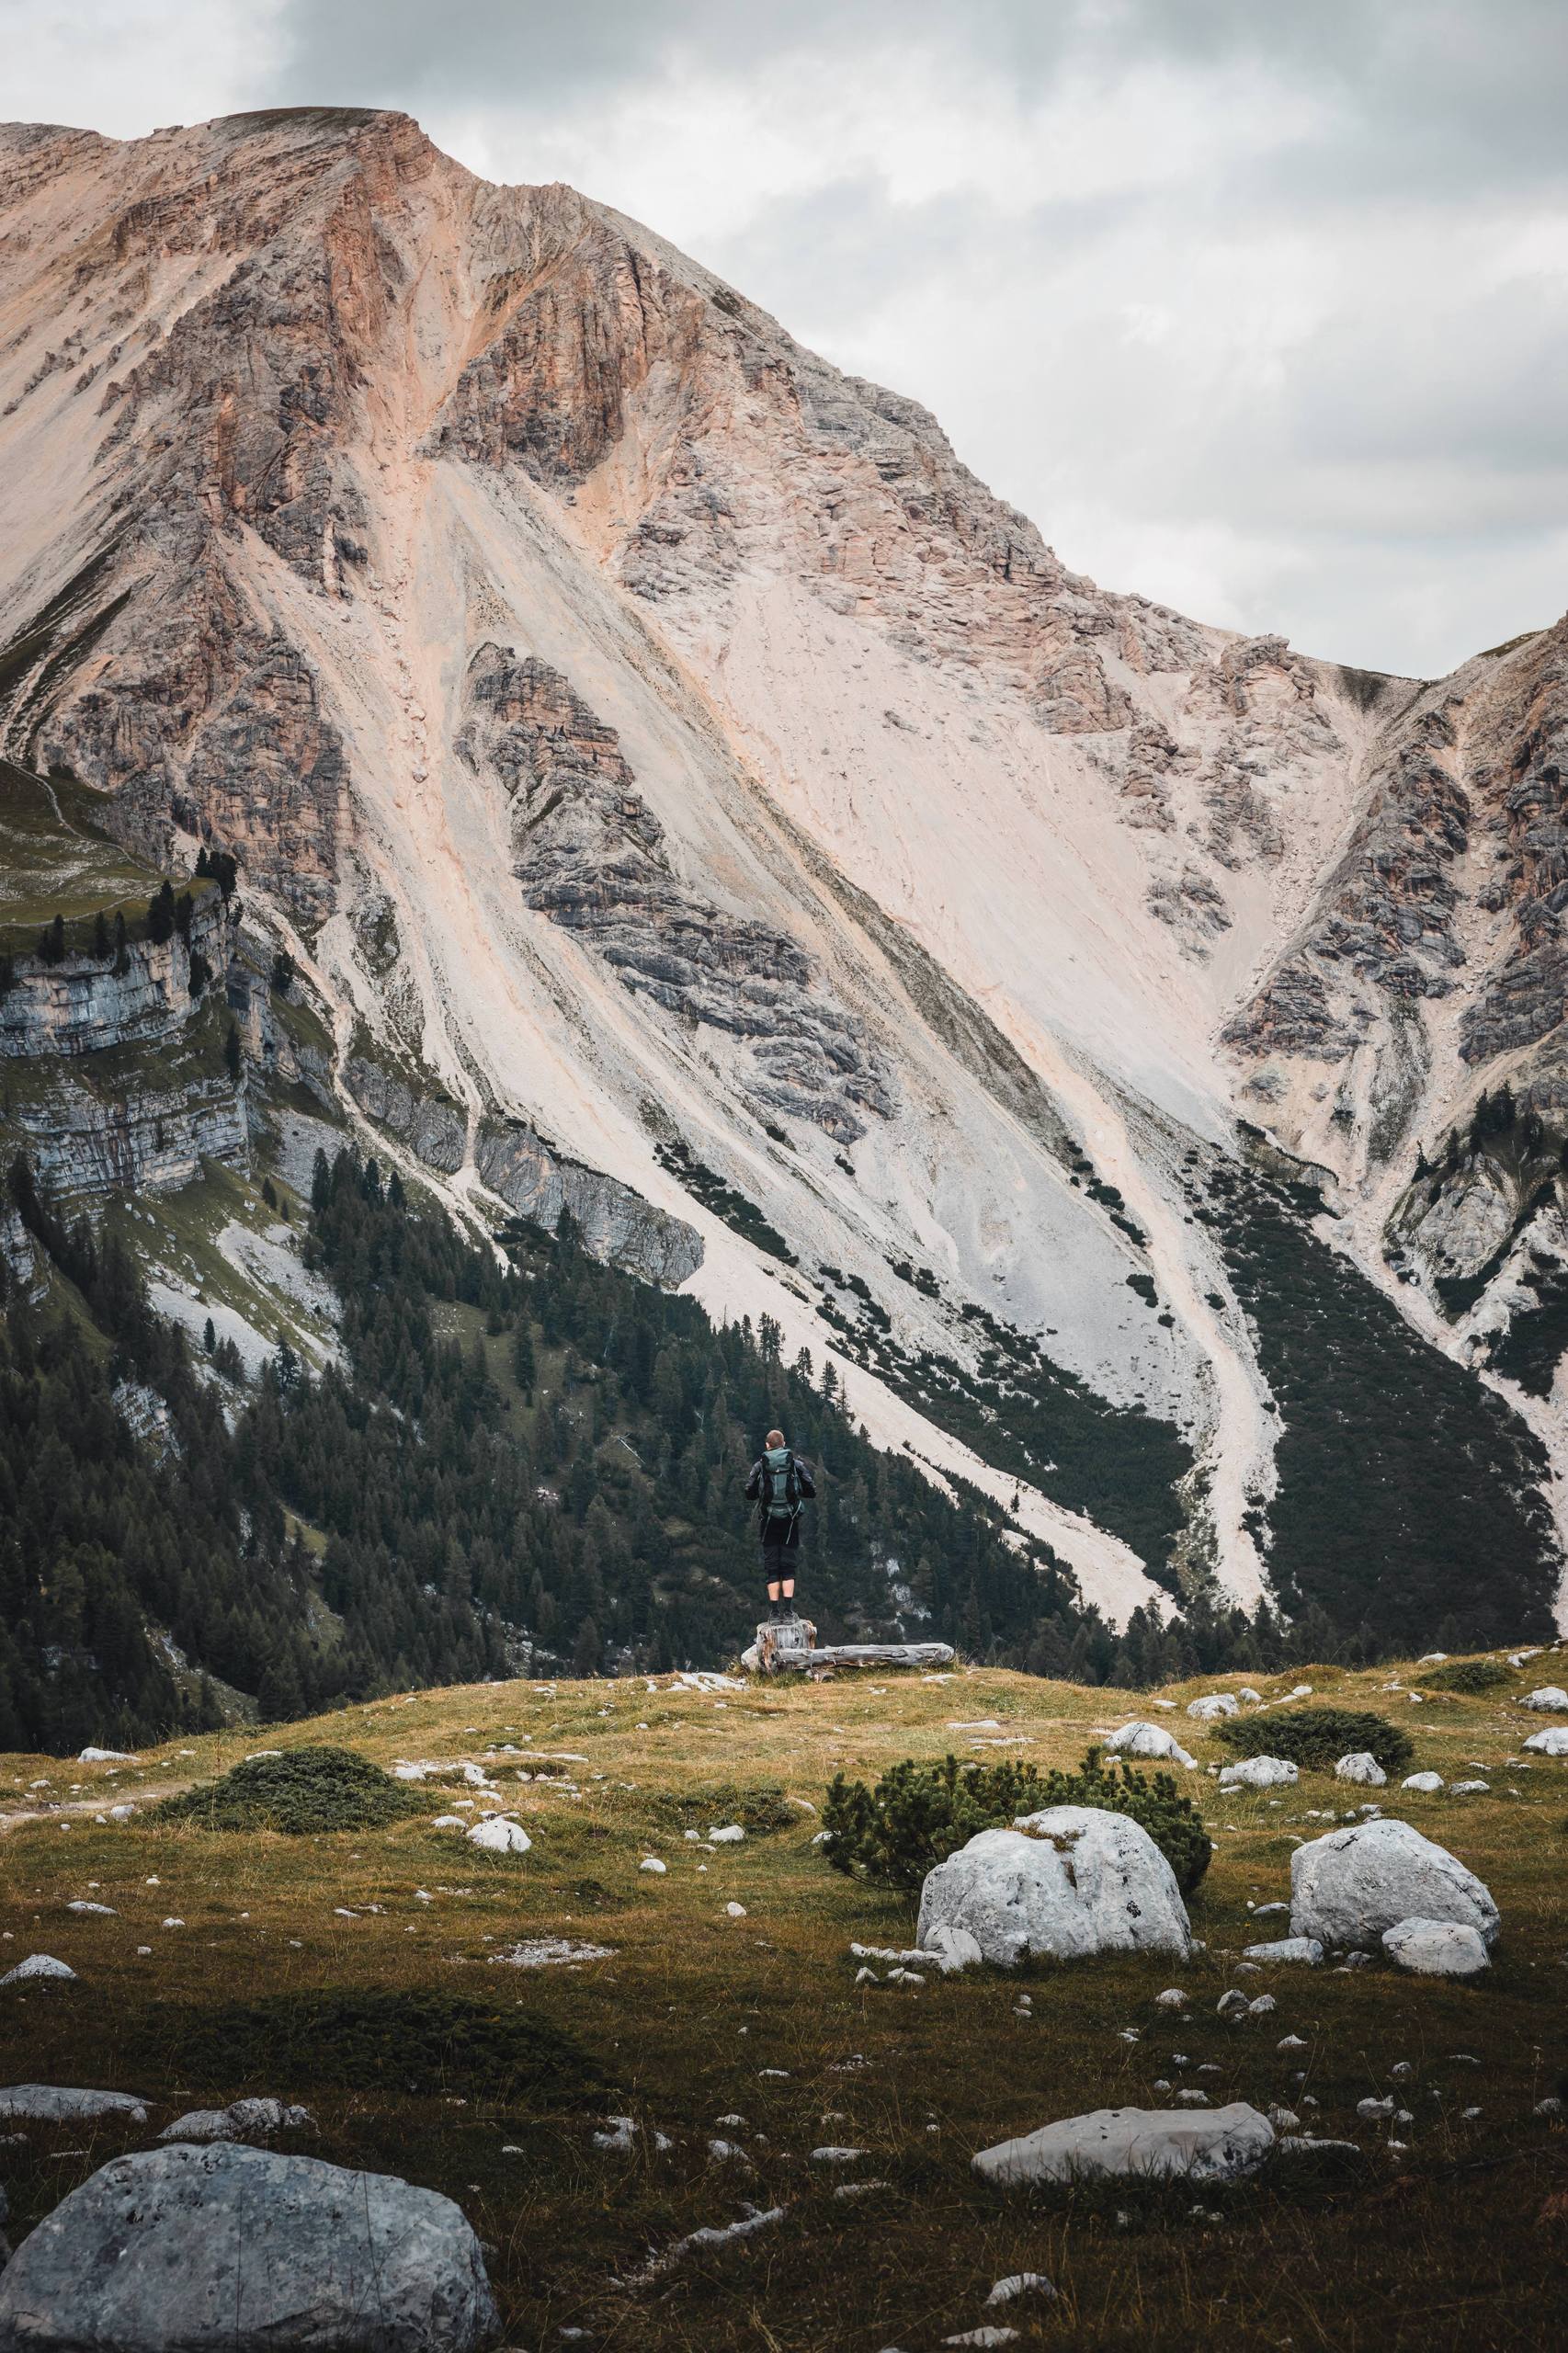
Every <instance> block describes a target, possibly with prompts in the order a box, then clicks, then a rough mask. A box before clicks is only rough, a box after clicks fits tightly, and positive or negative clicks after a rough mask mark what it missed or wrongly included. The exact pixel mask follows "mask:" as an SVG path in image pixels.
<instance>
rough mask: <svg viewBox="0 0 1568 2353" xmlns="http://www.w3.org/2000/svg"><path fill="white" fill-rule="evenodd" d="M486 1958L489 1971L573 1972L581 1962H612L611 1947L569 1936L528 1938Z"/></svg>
mask: <svg viewBox="0 0 1568 2353" xmlns="http://www.w3.org/2000/svg"><path fill="white" fill-rule="evenodd" d="M488 1959H489V1961H490V1965H491V1967H492V1968H493V1969H496V1968H505V1969H575V1968H576V1967H577V1966H578V1965H579V1963H580V1962H583V1961H613V1960H614V1959H615V1947H614V1946H613V1945H590V1944H583V1943H580V1942H578V1941H577V1940H576V1939H575V1938H572V1937H528V1938H524V1940H523V1942H522V1943H521V1944H516V1945H511V1946H508V1948H507V1949H506V1951H504V1952H493V1953H491V1954H490V1955H489V1956H488Z"/></svg>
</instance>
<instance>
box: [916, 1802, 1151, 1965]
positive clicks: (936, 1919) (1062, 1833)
mask: <svg viewBox="0 0 1568 2353" xmlns="http://www.w3.org/2000/svg"><path fill="white" fill-rule="evenodd" d="M954 1935H962V1936H963V1937H965V1938H972V1939H973V1941H974V1943H975V1945H976V1946H977V1947H978V1949H979V1954H980V1957H981V1959H983V1960H984V1961H991V1962H994V1963H995V1964H997V1965H998V1966H1000V1967H1002V1968H1005V1969H1012V1968H1016V1967H1017V1964H1018V1963H1019V1962H1020V1961H1028V1960H1031V1959H1033V1960H1056V1961H1074V1960H1078V1959H1081V1958H1083V1957H1085V1956H1086V1955H1088V1954H1091V1953H1096V1952H1174V1953H1178V1954H1181V1955H1183V1956H1185V1955H1186V1954H1187V1952H1188V1951H1189V1950H1190V1949H1191V1943H1192V1934H1191V1929H1190V1927H1189V1925H1188V1922H1187V1907H1186V1905H1185V1904H1183V1902H1182V1900H1181V1891H1180V1889H1179V1888H1178V1887H1177V1885H1176V1873H1175V1872H1174V1871H1173V1870H1172V1869H1171V1867H1170V1865H1169V1863H1167V1862H1166V1860H1165V1857H1164V1855H1162V1854H1161V1852H1160V1850H1159V1848H1158V1847H1156V1846H1155V1844H1154V1842H1153V1839H1152V1838H1151V1837H1150V1836H1149V1834H1148V1832H1147V1831H1146V1830H1143V1829H1141V1828H1140V1826H1139V1825H1138V1824H1137V1823H1135V1822H1131V1821H1130V1820H1129V1819H1128V1818H1127V1816H1126V1815H1125V1814H1119V1813H1103V1812H1102V1811H1101V1810H1100V1809H1099V1808H1098V1807H1096V1806H1078V1805H1061V1806H1048V1807H1047V1808H1046V1809H1045V1810H1044V1811H1043V1812H1042V1813H1031V1814H1023V1815H1020V1817H1019V1821H1018V1826H1017V1828H1016V1829H1013V1830H983V1831H981V1832H980V1833H979V1834H978V1835H977V1836H975V1837H973V1838H971V1840H970V1841H969V1844H968V1845H967V1846H965V1847H960V1849H959V1852H958V1853H957V1854H956V1855H949V1858H948V1859H947V1861H946V1862H945V1863H938V1864H937V1868H936V1870H934V1871H931V1872H929V1873H928V1874H927V1876H926V1883H925V1885H924V1887H923V1888H922V1889H921V1891H920V1922H919V1928H918V1931H917V1935H916V1939H915V1941H916V1942H917V1944H919V1945H920V1946H922V1947H924V1948H926V1949H940V1948H941V1940H942V1938H943V1937H944V1936H948V1937H951V1936H954Z"/></svg>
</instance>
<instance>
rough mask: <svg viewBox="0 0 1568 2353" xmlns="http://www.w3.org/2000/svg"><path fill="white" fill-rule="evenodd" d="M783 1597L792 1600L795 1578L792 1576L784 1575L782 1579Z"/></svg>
mask: <svg viewBox="0 0 1568 2353" xmlns="http://www.w3.org/2000/svg"><path fill="white" fill-rule="evenodd" d="M784 1598H785V1600H786V1601H793V1600H794V1598H795V1580H794V1578H793V1577H786V1578H785V1580H784Z"/></svg>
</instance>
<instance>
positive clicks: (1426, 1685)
mask: <svg viewBox="0 0 1568 2353" xmlns="http://www.w3.org/2000/svg"><path fill="white" fill-rule="evenodd" d="M1513 1679H1514V1677H1513V1673H1512V1670H1511V1669H1510V1668H1508V1667H1506V1666H1503V1665H1499V1664H1498V1662H1497V1660H1496V1659H1494V1658H1455V1659H1449V1661H1448V1662H1447V1663H1446V1664H1445V1665H1442V1666H1435V1667H1433V1668H1432V1669H1431V1670H1430V1672H1429V1673H1428V1674H1426V1675H1424V1676H1423V1677H1421V1688H1422V1689H1423V1691H1461V1692H1464V1693H1466V1694H1467V1695H1469V1696H1470V1697H1471V1698H1478V1697H1479V1696H1480V1695H1481V1693H1483V1692H1484V1691H1500V1690H1501V1689H1502V1688H1503V1686H1504V1684H1506V1683H1512V1681H1513Z"/></svg>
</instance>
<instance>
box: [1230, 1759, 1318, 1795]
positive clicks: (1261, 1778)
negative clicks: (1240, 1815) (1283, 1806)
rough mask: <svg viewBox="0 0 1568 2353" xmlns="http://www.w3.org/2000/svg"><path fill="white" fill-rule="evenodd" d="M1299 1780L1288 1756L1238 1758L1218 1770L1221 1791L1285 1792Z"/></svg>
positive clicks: (1299, 1776)
mask: <svg viewBox="0 0 1568 2353" xmlns="http://www.w3.org/2000/svg"><path fill="white" fill-rule="evenodd" d="M1300 1779H1301V1775H1300V1774H1299V1773H1298V1771H1297V1769H1296V1768H1295V1766H1294V1765H1292V1764H1291V1762H1290V1758H1289V1757H1288V1756H1240V1757H1238V1758H1237V1759H1236V1762H1235V1763H1234V1764H1233V1765H1222V1766H1221V1768H1220V1787H1221V1789H1222V1790H1287V1789H1290V1788H1291V1787H1292V1786H1293V1785H1294V1784H1295V1783H1296V1782H1297V1781H1299V1780H1300Z"/></svg>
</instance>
